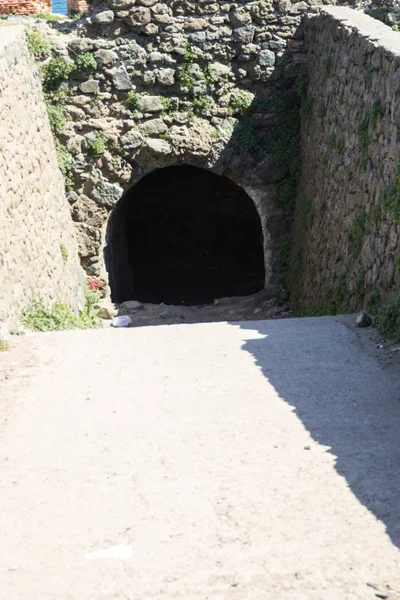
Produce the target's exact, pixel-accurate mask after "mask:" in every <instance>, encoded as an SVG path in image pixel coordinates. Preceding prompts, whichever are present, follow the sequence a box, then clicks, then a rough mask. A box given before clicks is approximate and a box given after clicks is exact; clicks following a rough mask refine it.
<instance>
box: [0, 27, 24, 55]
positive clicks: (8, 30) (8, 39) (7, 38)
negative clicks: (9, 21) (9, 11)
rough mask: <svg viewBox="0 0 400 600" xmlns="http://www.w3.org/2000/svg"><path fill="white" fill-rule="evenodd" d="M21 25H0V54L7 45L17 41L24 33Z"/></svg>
mask: <svg viewBox="0 0 400 600" xmlns="http://www.w3.org/2000/svg"><path fill="white" fill-rule="evenodd" d="M24 30H25V27H24V26H23V25H6V24H4V25H3V24H0V52H1V51H2V50H4V49H5V48H6V47H7V46H8V45H9V44H11V43H13V42H15V41H17V40H18V39H19V38H20V37H21V36H22V35H23V33H24Z"/></svg>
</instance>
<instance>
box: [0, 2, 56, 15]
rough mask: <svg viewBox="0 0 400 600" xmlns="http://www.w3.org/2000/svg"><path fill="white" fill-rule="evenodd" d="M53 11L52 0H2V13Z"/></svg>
mask: <svg viewBox="0 0 400 600" xmlns="http://www.w3.org/2000/svg"><path fill="white" fill-rule="evenodd" d="M45 13H51V0H0V15H40V14H45Z"/></svg>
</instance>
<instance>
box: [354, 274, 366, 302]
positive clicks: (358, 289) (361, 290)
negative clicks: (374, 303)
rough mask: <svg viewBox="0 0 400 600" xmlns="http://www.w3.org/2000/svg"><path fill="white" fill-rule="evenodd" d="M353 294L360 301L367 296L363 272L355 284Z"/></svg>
mask: <svg viewBox="0 0 400 600" xmlns="http://www.w3.org/2000/svg"><path fill="white" fill-rule="evenodd" d="M353 293H354V295H355V297H356V298H357V300H358V301H359V300H360V299H361V298H362V297H363V296H364V294H365V273H363V272H361V273H360V274H359V276H358V277H357V279H356V281H355V282H354V289H353Z"/></svg>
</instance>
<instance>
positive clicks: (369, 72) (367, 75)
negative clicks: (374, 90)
mask: <svg viewBox="0 0 400 600" xmlns="http://www.w3.org/2000/svg"><path fill="white" fill-rule="evenodd" d="M373 74H374V70H373V69H367V70H366V71H365V73H364V81H365V83H366V84H367V85H368V86H370V85H371V83H372V76H373Z"/></svg>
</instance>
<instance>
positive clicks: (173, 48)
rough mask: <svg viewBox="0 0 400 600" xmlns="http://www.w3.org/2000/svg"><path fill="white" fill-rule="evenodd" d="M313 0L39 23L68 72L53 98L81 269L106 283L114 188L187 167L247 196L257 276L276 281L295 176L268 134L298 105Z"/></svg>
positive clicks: (146, 10) (172, 6) (128, 5)
mask: <svg viewBox="0 0 400 600" xmlns="http://www.w3.org/2000/svg"><path fill="white" fill-rule="evenodd" d="M312 1H313V0H312ZM312 1H311V2H291V1H290V0H273V1H267V0H256V1H254V0H252V1H243V0H241V1H240V2H229V3H223V2H212V1H210V0H201V1H200V0H199V1H196V2H194V1H192V0H171V1H168V2H157V1H156V0H137V1H136V2H134V1H133V0H108V1H107V2H103V3H99V2H97V3H95V5H94V7H93V5H92V10H91V12H90V13H89V15H88V16H87V17H85V18H82V19H80V20H79V21H78V22H76V23H75V24H72V25H68V26H62V27H61V28H60V27H57V34H56V33H55V31H54V30H53V31H52V30H51V29H48V31H47V35H48V36H50V39H51V41H52V44H53V58H54V57H56V58H58V59H59V58H63V59H64V61H65V63H66V64H67V65H68V69H69V71H70V75H69V78H68V81H65V82H64V83H62V84H61V85H60V86H59V87H57V89H53V90H52V91H51V94H50V95H52V96H53V101H54V104H55V105H56V106H60V105H63V110H64V111H65V125H64V126H63V128H62V130H61V129H60V128H58V131H57V132H56V135H57V136H58V139H59V140H60V142H61V143H62V144H63V146H64V147H65V149H66V150H67V151H68V153H69V154H70V156H71V160H72V162H71V166H70V169H69V173H68V183H69V189H70V193H69V195H68V198H69V201H70V203H71V210H72V215H73V219H74V221H75V224H76V227H77V231H78V240H79V250H80V256H81V260H82V264H83V266H84V268H85V269H86V271H87V274H88V275H91V276H96V277H99V276H101V277H103V278H104V279H105V280H106V281H107V273H106V272H105V269H104V263H103V249H104V244H105V240H106V229H107V223H108V220H109V216H110V214H111V213H112V211H113V209H114V208H115V206H116V205H117V203H118V202H119V200H120V198H121V197H122V195H123V193H124V192H125V191H126V190H127V189H129V188H130V187H131V186H132V185H134V184H135V183H137V182H138V181H139V180H140V179H141V178H142V177H143V176H144V175H146V174H147V173H149V172H150V171H152V170H153V169H155V168H159V167H165V166H170V165H179V164H190V165H193V166H197V167H203V168H205V169H208V170H211V171H213V172H215V173H217V174H224V175H227V176H228V177H230V178H231V179H232V180H233V181H234V182H235V183H237V184H238V185H239V186H241V187H242V188H243V189H245V191H246V192H247V193H248V194H249V195H250V197H251V198H252V199H253V200H254V202H255V205H256V207H257V209H258V211H259V214H260V216H261V221H262V227H263V233H264V252H265V264H266V282H271V281H272V282H273V281H278V280H279V277H280V274H281V271H282V268H281V266H280V264H279V260H278V249H279V245H280V240H281V238H282V236H283V235H284V234H285V233H286V231H287V228H288V222H287V220H285V218H284V211H283V209H282V205H281V203H280V200H279V189H280V186H281V185H282V183H284V182H285V180H287V179H288V178H291V177H293V174H292V173H291V172H290V167H289V165H288V164H287V161H286V162H285V160H282V159H281V158H280V157H278V156H277V154H276V152H275V151H274V148H273V144H272V143H270V142H271V140H270V137H271V132H273V133H274V134H275V138H276V129H277V127H278V126H279V123H280V122H281V120H282V118H283V117H284V116H285V114H286V112H287V111H286V108H287V106H288V105H290V106H294V104H295V103H296V102H297V99H296V97H295V94H293V82H294V81H295V78H296V76H297V73H298V71H299V68H301V67H302V66H304V64H305V62H306V48H305V46H304V41H303V28H302V24H301V23H302V18H303V15H304V13H305V12H307V11H308V10H309V9H310V4H311V3H312ZM315 3H317V4H318V3H319V0H315ZM59 33H61V34H62V35H61V36H60V35H59ZM46 60H47V62H48V60H49V57H47V59H46ZM68 69H67V70H68ZM47 83H48V84H49V87H52V82H51V80H50V79H49V80H48V82H47ZM58 83H59V82H58ZM296 136H297V131H294V137H295V138H296V139H297V137H296ZM272 137H274V136H272ZM294 152H295V153H298V149H297V148H294Z"/></svg>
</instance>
